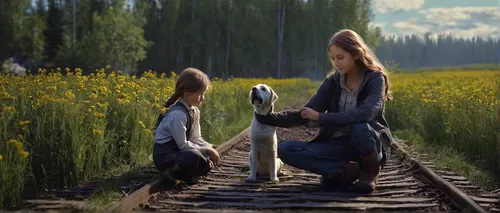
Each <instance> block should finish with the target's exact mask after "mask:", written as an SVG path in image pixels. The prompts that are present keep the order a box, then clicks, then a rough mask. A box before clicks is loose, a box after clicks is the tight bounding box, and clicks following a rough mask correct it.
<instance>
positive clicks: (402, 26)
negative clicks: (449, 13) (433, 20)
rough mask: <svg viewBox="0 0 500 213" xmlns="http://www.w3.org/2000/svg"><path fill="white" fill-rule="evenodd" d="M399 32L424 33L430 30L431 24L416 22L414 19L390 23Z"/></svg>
mask: <svg viewBox="0 0 500 213" xmlns="http://www.w3.org/2000/svg"><path fill="white" fill-rule="evenodd" d="M392 26H393V27H395V28H397V29H398V31H399V32H402V33H403V34H424V33H426V32H429V31H431V26H430V25H427V24H418V23H417V22H416V20H415V19H410V20H408V21H398V22H395V23H394V24H392Z"/></svg>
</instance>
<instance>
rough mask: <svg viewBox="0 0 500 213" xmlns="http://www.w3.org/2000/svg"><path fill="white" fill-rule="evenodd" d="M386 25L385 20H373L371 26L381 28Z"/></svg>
mask: <svg viewBox="0 0 500 213" xmlns="http://www.w3.org/2000/svg"><path fill="white" fill-rule="evenodd" d="M386 25H387V23H386V22H375V23H372V26H373V27H379V28H381V29H383V28H384V27H385V26H386Z"/></svg>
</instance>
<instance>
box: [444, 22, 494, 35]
mask: <svg viewBox="0 0 500 213" xmlns="http://www.w3.org/2000/svg"><path fill="white" fill-rule="evenodd" d="M436 33H437V34H445V35H452V36H454V37H462V38H472V37H476V36H479V37H483V38H485V37H490V36H491V37H493V38H495V37H498V35H500V26H492V25H488V24H484V23H479V22H476V23H474V27H472V28H469V29H460V28H451V29H446V30H441V31H438V32H436Z"/></svg>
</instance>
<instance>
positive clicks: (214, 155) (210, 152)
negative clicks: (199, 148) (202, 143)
mask: <svg viewBox="0 0 500 213" xmlns="http://www.w3.org/2000/svg"><path fill="white" fill-rule="evenodd" d="M205 152H206V153H207V154H208V155H209V156H210V160H211V161H212V162H213V163H214V164H215V165H218V164H220V156H219V152H217V150H215V149H213V148H212V147H206V148H205Z"/></svg>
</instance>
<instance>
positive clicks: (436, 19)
mask: <svg viewBox="0 0 500 213" xmlns="http://www.w3.org/2000/svg"><path fill="white" fill-rule="evenodd" d="M372 4H373V6H372V9H373V13H374V15H375V17H374V20H373V25H376V26H379V27H381V28H382V33H383V34H385V35H396V36H400V35H405V34H412V33H414V34H418V35H423V34H425V32H431V33H432V35H437V34H451V35H453V36H456V37H464V38H470V37H475V36H480V37H488V36H491V37H495V38H500V0H373V3H372Z"/></svg>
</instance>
